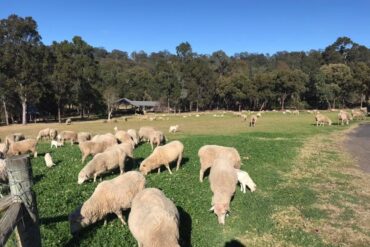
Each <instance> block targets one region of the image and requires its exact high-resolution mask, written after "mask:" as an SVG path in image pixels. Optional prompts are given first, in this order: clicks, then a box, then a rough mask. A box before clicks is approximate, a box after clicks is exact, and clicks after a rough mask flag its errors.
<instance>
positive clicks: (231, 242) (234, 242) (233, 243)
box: [224, 239, 245, 247]
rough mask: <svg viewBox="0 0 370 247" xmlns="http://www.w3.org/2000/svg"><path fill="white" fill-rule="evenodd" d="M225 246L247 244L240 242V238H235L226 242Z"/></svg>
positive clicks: (233, 246)
mask: <svg viewBox="0 0 370 247" xmlns="http://www.w3.org/2000/svg"><path fill="white" fill-rule="evenodd" d="M224 247H245V245H244V244H242V243H240V242H239V241H238V240H235V239H233V240H231V241H229V242H226V243H225V246H224Z"/></svg>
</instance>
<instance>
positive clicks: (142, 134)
mask: <svg viewBox="0 0 370 247" xmlns="http://www.w3.org/2000/svg"><path fill="white" fill-rule="evenodd" d="M154 131H155V129H154V128H153V127H150V126H144V127H141V128H140V129H139V133H138V134H139V140H140V141H148V140H149V137H150V135H151V134H152V133H153V132H154Z"/></svg>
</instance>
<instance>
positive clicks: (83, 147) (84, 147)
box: [78, 141, 110, 163]
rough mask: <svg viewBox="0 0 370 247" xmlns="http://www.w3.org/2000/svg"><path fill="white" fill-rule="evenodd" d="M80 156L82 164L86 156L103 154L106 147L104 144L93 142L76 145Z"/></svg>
mask: <svg viewBox="0 0 370 247" xmlns="http://www.w3.org/2000/svg"><path fill="white" fill-rule="evenodd" d="M78 147H79V148H80V151H81V154H82V163H84V161H85V159H86V158H87V156H89V155H90V154H91V155H96V154H98V153H102V152H104V150H106V149H107V148H108V147H110V146H107V145H106V144H105V143H104V142H95V141H85V142H80V143H79V144H78Z"/></svg>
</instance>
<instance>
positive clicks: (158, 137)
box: [149, 130, 166, 150]
mask: <svg viewBox="0 0 370 247" xmlns="http://www.w3.org/2000/svg"><path fill="white" fill-rule="evenodd" d="M165 140H166V139H165V136H164V134H163V132H162V131H159V130H156V131H154V132H152V133H151V134H150V136H149V142H150V145H151V147H152V150H153V146H154V145H156V147H158V146H159V145H160V144H162V143H165Z"/></svg>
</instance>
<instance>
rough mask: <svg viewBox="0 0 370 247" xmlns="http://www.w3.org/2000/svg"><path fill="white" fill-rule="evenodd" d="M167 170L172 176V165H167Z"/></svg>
mask: <svg viewBox="0 0 370 247" xmlns="http://www.w3.org/2000/svg"><path fill="white" fill-rule="evenodd" d="M166 168H167V170H168V172H169V173H170V174H171V175H172V172H171V169H170V165H169V164H168V163H167V164H166Z"/></svg>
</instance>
